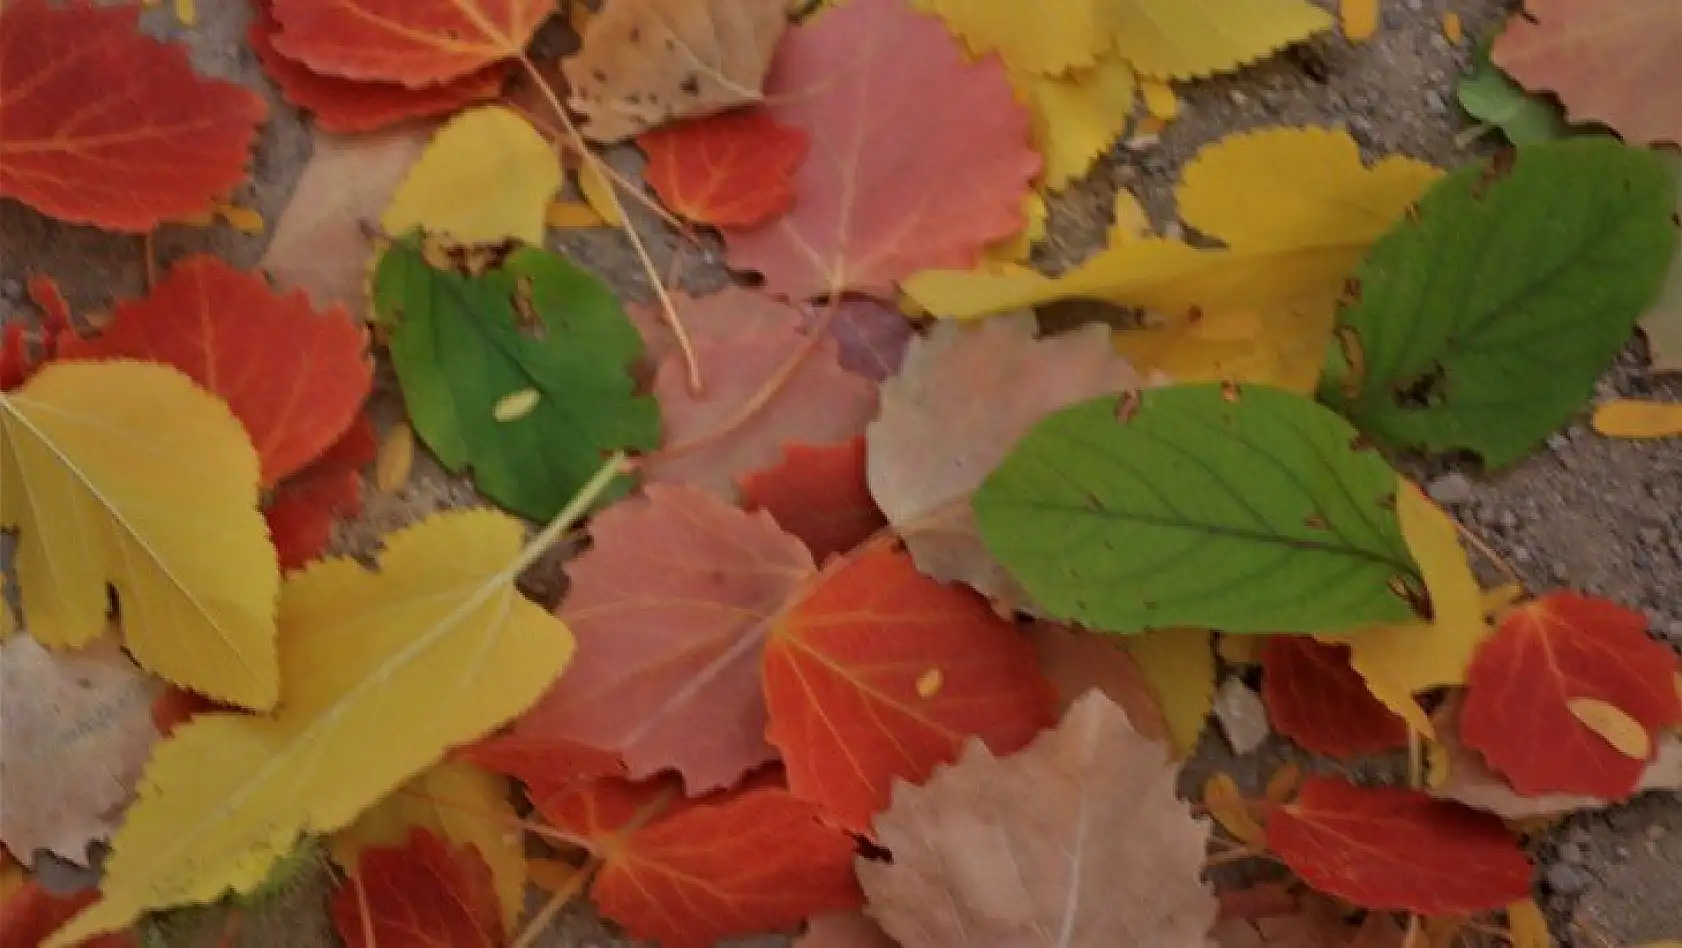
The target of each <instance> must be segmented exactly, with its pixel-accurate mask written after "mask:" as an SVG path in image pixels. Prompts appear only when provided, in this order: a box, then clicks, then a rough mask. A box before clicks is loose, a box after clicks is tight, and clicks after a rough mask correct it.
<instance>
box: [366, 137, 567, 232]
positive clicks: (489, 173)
mask: <svg viewBox="0 0 1682 948" xmlns="http://www.w3.org/2000/svg"><path fill="white" fill-rule="evenodd" d="M560 189H561V164H560V161H559V159H557V158H556V156H555V152H554V149H553V148H551V147H550V145H549V143H548V142H547V141H544V139H543V136H542V135H539V134H538V133H537V130H536V129H534V128H532V127H531V123H529V122H527V121H526V120H525V119H523V118H521V117H520V116H519V115H518V114H516V113H514V112H512V111H510V110H508V109H505V108H502V107H500V106H484V107H480V108H474V109H468V110H467V111H465V112H462V113H460V114H458V115H456V116H455V117H454V118H452V119H450V121H448V122H446V123H445V124H444V126H443V127H442V128H440V129H439V130H438V132H437V134H435V135H433V137H432V144H430V145H428V146H427V148H426V151H425V152H423V153H422V154H421V156H420V160H418V161H416V162H415V164H414V166H413V167H412V168H410V169H409V175H408V177H407V178H405V179H404V181H403V184H402V185H401V186H399V187H398V189H397V193H396V194H394V195H393V196H392V198H391V203H390V204H389V205H387V206H386V209H385V212H384V213H383V214H381V215H380V227H381V228H383V229H384V230H385V232H386V233H387V234H390V235H392V236H400V235H403V234H407V233H408V232H409V231H411V230H414V229H416V228H419V229H421V230H424V231H426V232H427V233H429V234H436V235H438V236H441V237H445V238H448V239H449V240H451V241H454V242H456V243H460V244H489V243H496V242H497V241H500V240H506V239H508V238H510V237H512V238H514V239H516V240H519V241H521V242H523V243H527V244H533V245H541V244H542V243H543V228H544V214H545V213H546V212H547V210H548V208H549V199H550V198H552V197H554V195H555V192H557V191H559V190H560Z"/></svg>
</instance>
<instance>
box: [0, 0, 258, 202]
mask: <svg viewBox="0 0 1682 948" xmlns="http://www.w3.org/2000/svg"><path fill="white" fill-rule="evenodd" d="M138 19H139V8H138V7H136V6H133V5H122V6H105V7H97V6H93V5H91V4H84V3H76V4H73V5H71V6H68V7H52V6H48V5H47V3H46V2H45V0H8V2H7V3H6V4H5V9H4V12H3V14H0V196H5V197H15V198H17V199H18V200H20V201H23V202H24V203H26V204H28V205H30V206H31V207H34V208H35V209H36V210H39V211H41V212H42V213H45V214H50V215H52V216H54V217H58V218H63V219H64V220H68V221H72V222H75V223H84V224H93V225H94V226H96V227H104V228H107V229H111V230H121V231H131V232H135V233H143V232H145V231H149V230H151V229H152V228H154V227H156V226H158V224H160V223H162V222H164V221H166V220H172V219H175V218H180V217H187V216H190V215H192V214H195V213H198V212H200V211H205V210H208V209H209V208H210V206H211V204H212V202H213V201H214V200H215V199H216V198H218V197H220V196H222V195H224V194H225V193H227V192H228V191H229V190H231V189H232V188H233V187H234V185H236V184H238V183H239V182H240V181H242V180H243V179H244V178H245V165H246V161H247V160H248V159H249V158H250V156H251V143H252V141H253V140H254V139H255V138H256V136H257V125H258V123H260V122H262V120H263V116H264V113H265V112H266V111H267V110H266V109H265V108H264V106H263V100H262V99H261V98H258V96H257V95H256V94H255V93H253V92H252V91H251V90H249V89H246V88H244V87H242V86H238V85H235V84H233V83H230V82H222V81H219V80H213V79H206V78H204V77H202V76H200V75H198V74H197V73H195V72H194V71H193V67H192V66H191V65H190V64H189V63H188V62H187V51H186V50H185V49H183V48H181V47H178V46H172V45H169V44H166V43H160V42H158V41H157V40H154V39H152V38H151V37H149V36H147V35H145V34H144V33H142V32H141V31H140V28H139V23H138Z"/></svg>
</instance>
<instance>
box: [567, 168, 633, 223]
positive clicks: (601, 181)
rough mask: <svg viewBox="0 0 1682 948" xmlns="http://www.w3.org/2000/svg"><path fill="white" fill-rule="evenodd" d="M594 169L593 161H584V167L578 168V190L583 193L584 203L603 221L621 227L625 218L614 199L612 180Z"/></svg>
mask: <svg viewBox="0 0 1682 948" xmlns="http://www.w3.org/2000/svg"><path fill="white" fill-rule="evenodd" d="M596 169H597V165H596V163H595V162H593V161H587V162H585V163H584V167H582V168H579V169H578V190H579V191H580V192H581V193H582V194H583V195H584V203H586V204H588V205H590V207H591V208H593V209H594V210H595V212H596V215H597V216H598V217H600V218H601V219H602V222H603V223H605V224H611V225H613V226H614V227H623V226H625V218H624V216H623V215H621V214H620V213H619V205H618V203H616V202H615V200H614V195H613V182H611V181H609V180H608V179H607V178H606V177H605V176H603V175H602V173H601V172H600V171H598V170H596Z"/></svg>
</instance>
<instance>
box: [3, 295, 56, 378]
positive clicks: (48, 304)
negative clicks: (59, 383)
mask: <svg viewBox="0 0 1682 948" xmlns="http://www.w3.org/2000/svg"><path fill="white" fill-rule="evenodd" d="M26 287H27V289H28V293H29V300H30V302H32V303H34V304H35V306H36V307H37V308H38V309H40V310H41V329H40V331H39V332H37V333H36V334H35V336H36V338H35V339H34V340H33V342H31V340H30V339H29V338H28V334H26V333H25V332H24V328H23V324H22V323H21V322H13V323H8V324H6V327H5V329H4V331H3V335H0V391H6V390H8V389H13V388H16V387H18V386H19V385H22V384H23V383H24V382H26V381H28V380H29V377H30V376H31V375H33V374H35V370H36V369H38V368H40V367H41V364H42V363H44V362H48V361H50V360H52V359H53V358H54V357H56V356H57V355H58V344H59V340H61V339H63V338H64V337H66V336H67V335H69V334H70V332H71V328H70V304H69V303H67V302H65V300H64V294H63V293H61V292H60V291H59V288H58V283H57V282H56V281H54V280H53V278H52V277H48V276H33V277H30V278H29V282H28V283H27V284H26ZM32 348H33V349H34V351H33V352H31V351H30V350H31V349H32Z"/></svg>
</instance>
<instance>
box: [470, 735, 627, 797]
mask: <svg viewBox="0 0 1682 948" xmlns="http://www.w3.org/2000/svg"><path fill="white" fill-rule="evenodd" d="M452 756H453V757H454V758H455V759H456V760H464V761H467V762H468V763H470V764H473V765H475V766H477V767H483V768H484V769H486V770H489V771H491V772H493V773H499V774H502V775H503V776H505V777H513V778H514V779H515V780H518V781H520V782H521V783H524V784H525V785H526V789H527V790H528V791H529V792H530V794H531V798H532V799H533V800H542V799H544V798H546V797H552V796H555V795H557V794H560V793H565V792H566V791H567V790H569V789H571V788H572V787H573V786H574V785H575V784H578V783H580V782H582V781H585V780H595V779H596V778H598V777H622V776H624V774H625V762H624V761H623V760H620V759H619V755H618V754H611V753H608V752H607V751H604V750H599V749H597V748H594V747H589V746H587V745H584V744H580V743H578V742H577V741H569V740H567V739H566V738H561V737H548V738H546V737H527V736H523V735H520V734H498V735H495V736H493V737H487V738H485V739H484V740H481V741H478V742H476V743H473V744H469V745H467V746H466V747H462V748H458V749H457V750H456V751H455V753H454V754H453V755H452Z"/></svg>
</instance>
